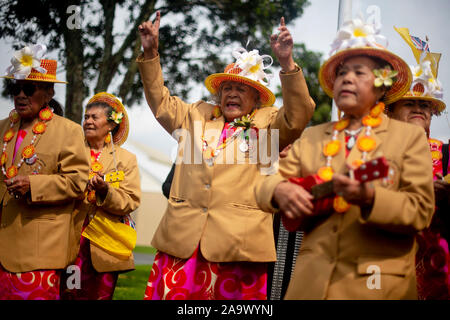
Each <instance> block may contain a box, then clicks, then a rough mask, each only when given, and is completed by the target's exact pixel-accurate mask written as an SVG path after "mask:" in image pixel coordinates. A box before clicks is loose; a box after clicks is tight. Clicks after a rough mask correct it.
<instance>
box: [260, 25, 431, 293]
mask: <svg viewBox="0 0 450 320" xmlns="http://www.w3.org/2000/svg"><path fill="white" fill-rule="evenodd" d="M358 27H360V28H361V29H359V30H365V32H367V34H366V36H359V35H358V36H355V34H358V33H357V32H356V31H357V30H358ZM374 39H376V40H377V41H381V40H383V37H381V36H380V35H379V34H378V32H377V30H374V27H373V26H370V25H362V26H361V21H351V22H349V23H347V24H345V25H344V28H343V29H341V30H340V32H339V33H338V37H337V39H336V40H335V41H334V43H333V45H334V46H335V49H337V52H336V53H335V54H334V55H332V56H331V57H330V58H329V59H328V60H327V61H326V62H325V63H324V64H323V65H322V67H321V69H320V71H319V79H320V81H321V85H322V88H323V89H324V90H325V92H327V93H328V94H329V95H330V96H333V98H334V100H335V102H336V105H337V107H338V108H339V110H340V111H341V112H343V113H344V115H343V117H342V118H341V119H340V120H339V121H336V122H331V123H325V124H322V125H318V126H315V127H312V128H309V129H307V130H305V132H304V133H303V135H302V136H301V138H300V139H298V140H297V141H295V143H294V144H293V146H292V149H291V150H289V152H288V155H287V157H286V158H284V159H281V160H280V167H279V173H277V174H276V175H274V176H270V177H267V178H266V180H265V181H263V182H261V183H258V185H257V187H256V188H255V192H256V198H257V201H258V204H259V205H260V206H261V208H262V209H263V210H264V211H269V212H270V211H275V210H277V209H278V208H279V210H280V211H281V212H282V214H283V220H284V223H285V225H286V226H287V227H288V228H289V230H296V229H302V230H304V231H305V236H304V240H303V243H302V245H301V248H300V251H299V254H298V257H297V261H296V263H295V270H294V273H293V277H292V278H291V281H290V283H289V287H288V289H287V292H286V295H285V297H284V298H285V299H416V298H417V291H416V277H415V252H416V249H417V246H416V242H415V235H416V234H417V232H418V231H420V230H422V229H424V228H426V227H427V226H428V225H429V223H430V221H431V217H432V215H433V203H434V195H433V180H432V174H431V172H432V167H431V163H430V160H431V157H430V153H429V151H428V144H427V141H426V137H425V135H424V134H423V130H421V129H420V128H418V127H416V126H413V125H410V124H407V123H403V122H399V121H396V120H393V119H389V118H388V117H386V115H385V114H384V113H383V110H384V103H383V102H382V101H384V102H386V103H390V102H392V101H395V100H396V99H398V98H400V97H402V95H403V94H404V93H405V92H406V91H407V90H408V89H409V85H410V84H411V77H412V76H411V72H410V70H409V67H408V65H407V64H406V63H405V62H404V61H403V60H402V59H401V58H400V57H398V56H396V55H395V54H393V53H391V52H389V51H387V50H386V49H385V48H384V47H383V46H382V45H381V43H378V42H375V40H374ZM352 45H353V47H352ZM380 156H384V157H385V159H386V160H387V162H388V164H389V170H388V171H387V173H388V175H387V177H385V178H383V179H378V180H374V181H372V182H369V181H368V177H369V173H370V172H366V174H367V176H366V177H365V176H364V175H362V176H361V179H362V180H360V181H359V180H357V179H356V178H355V179H352V178H351V177H347V176H345V175H344V174H345V173H350V176H352V173H353V175H354V176H355V177H358V174H357V173H358V171H356V169H359V170H364V168H367V167H370V165H371V164H373V162H371V161H372V160H374V159H375V158H378V157H380ZM367 161H369V162H367ZM364 162H366V164H364V165H362V164H363V163H364ZM379 163H380V162H378V164H379ZM381 168H382V167H379V170H378V171H377V170H374V171H373V176H374V177H380V178H381V176H382V171H381ZM377 172H378V174H377ZM308 176H313V177H314V178H315V179H316V181H318V182H325V181H331V189H332V191H334V196H333V197H334V198H332V201H331V202H330V204H331V205H330V206H325V205H324V204H323V202H322V206H320V203H321V202H319V201H317V199H315V200H314V199H313V196H312V194H311V193H314V194H316V195H317V193H316V190H317V189H315V190H314V192H313V191H311V192H309V191H307V190H309V188H308V187H307V186H306V185H304V184H303V185H298V184H297V183H304V182H305V181H308V180H307V179H304V180H303V181H300V182H299V181H296V180H294V181H293V182H294V183H292V182H290V181H287V179H288V178H292V177H308ZM308 179H309V178H308ZM291 181H292V180H291Z"/></svg>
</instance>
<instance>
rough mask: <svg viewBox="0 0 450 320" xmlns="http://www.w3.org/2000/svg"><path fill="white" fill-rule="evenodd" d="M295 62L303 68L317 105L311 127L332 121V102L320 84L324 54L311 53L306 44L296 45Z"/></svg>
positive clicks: (278, 92) (279, 94) (279, 89)
mask: <svg viewBox="0 0 450 320" xmlns="http://www.w3.org/2000/svg"><path fill="white" fill-rule="evenodd" d="M293 56H294V61H295V62H296V63H297V64H298V65H299V66H300V67H301V68H302V71H303V75H304V76H305V80H306V83H307V85H308V89H309V94H310V95H311V97H312V98H313V100H314V102H315V103H316V109H315V111H314V115H313V117H312V119H311V121H310V125H316V124H320V123H323V122H327V121H330V120H331V103H332V100H331V98H330V97H328V96H327V95H326V93H325V92H324V91H323V90H322V88H321V87H320V84H319V76H318V75H319V69H320V65H321V62H322V61H321V59H322V54H321V53H319V52H314V51H309V50H308V49H306V47H305V45H304V44H295V45H294V53H293ZM275 95H276V96H277V97H281V88H280V87H279V88H278V91H277V93H276V94H275Z"/></svg>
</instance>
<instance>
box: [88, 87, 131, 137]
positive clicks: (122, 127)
mask: <svg viewBox="0 0 450 320" xmlns="http://www.w3.org/2000/svg"><path fill="white" fill-rule="evenodd" d="M94 102H104V103H106V104H108V105H109V106H110V107H111V108H113V110H114V112H115V116H116V119H117V121H120V123H119V129H118V130H117V132H116V133H115V134H113V142H114V144H116V145H119V146H120V145H122V144H123V143H124V142H125V141H126V140H127V138H128V132H129V130H130V124H129V121H128V114H127V111H126V110H125V107H124V106H123V104H122V102H120V100H119V99H118V98H117V97H116V96H114V95H112V94H110V93H107V92H100V93H97V94H96V95H94V96H93V97H92V98H91V99H90V100H89V101H88V104H91V103H94ZM117 121H116V122H117Z"/></svg>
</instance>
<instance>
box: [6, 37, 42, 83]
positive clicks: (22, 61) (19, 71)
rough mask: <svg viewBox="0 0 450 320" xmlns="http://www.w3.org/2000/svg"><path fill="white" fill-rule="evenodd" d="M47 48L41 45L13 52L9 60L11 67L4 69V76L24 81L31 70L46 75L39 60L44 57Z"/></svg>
mask: <svg viewBox="0 0 450 320" xmlns="http://www.w3.org/2000/svg"><path fill="white" fill-rule="evenodd" d="M46 51H47V47H46V46H45V45H42V44H36V45H34V46H31V47H28V46H27V47H24V48H22V49H21V50H19V51H16V52H14V54H13V57H12V58H11V65H10V66H9V67H8V68H7V69H6V74H5V75H6V76H8V77H11V76H12V77H13V78H14V79H16V80H23V79H26V78H27V77H28V76H29V75H30V73H31V69H35V70H36V71H38V72H40V73H47V70H46V69H45V68H42V67H41V59H42V58H43V56H44V55H45V53H46Z"/></svg>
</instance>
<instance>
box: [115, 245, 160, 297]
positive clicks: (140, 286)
mask: <svg viewBox="0 0 450 320" xmlns="http://www.w3.org/2000/svg"><path fill="white" fill-rule="evenodd" d="M133 252H137V253H145V254H151V255H154V254H156V249H155V248H152V247H147V246H136V247H135V248H134V250H133ZM151 267H152V266H151V265H149V264H143V265H135V268H136V270H133V271H130V272H125V273H121V274H119V279H117V285H116V289H115V290H114V297H113V300H142V299H144V293H145V288H146V287H147V281H148V277H149V275H150V270H151Z"/></svg>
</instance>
